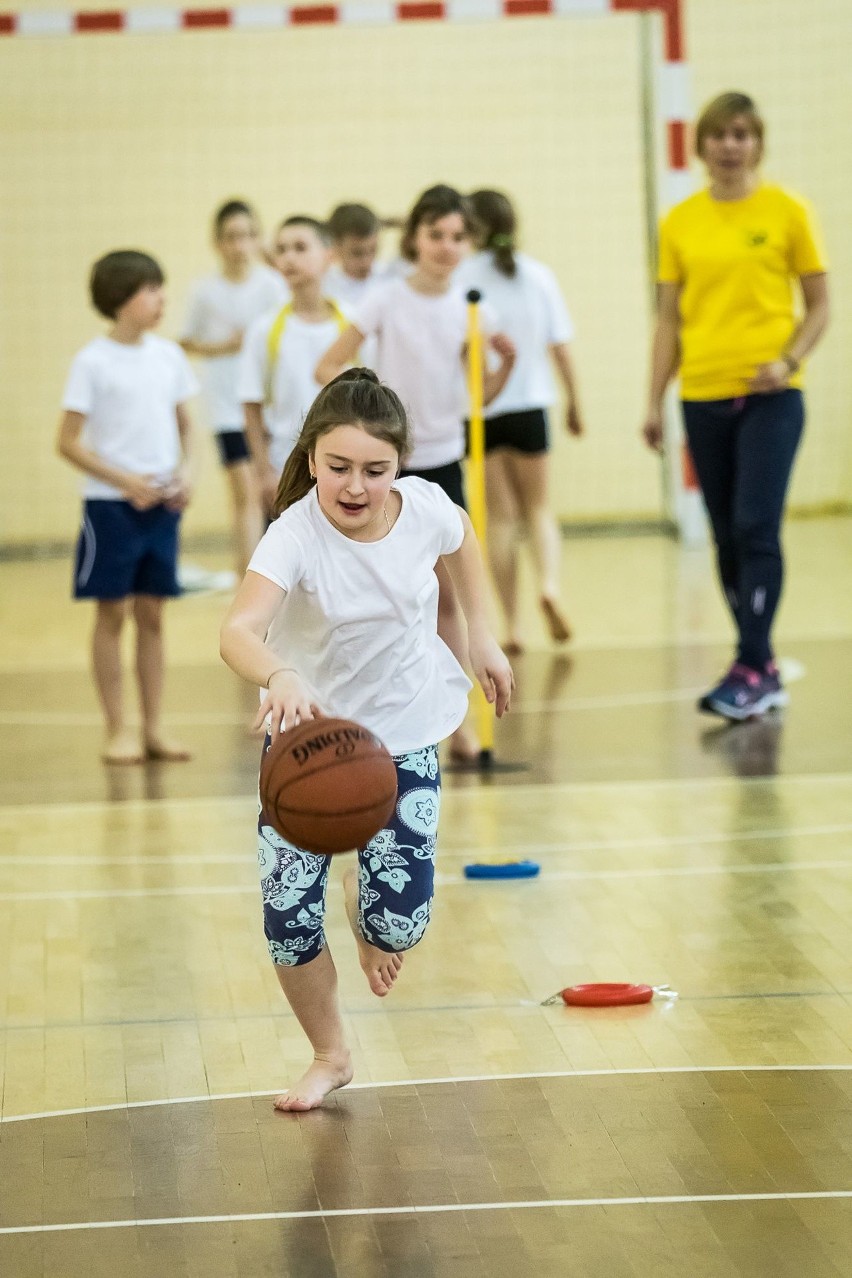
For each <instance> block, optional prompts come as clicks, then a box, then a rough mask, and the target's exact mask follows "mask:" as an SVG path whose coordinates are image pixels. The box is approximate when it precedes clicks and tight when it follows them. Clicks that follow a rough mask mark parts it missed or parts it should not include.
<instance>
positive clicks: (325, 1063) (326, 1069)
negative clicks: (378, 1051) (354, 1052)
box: [275, 1051, 353, 1112]
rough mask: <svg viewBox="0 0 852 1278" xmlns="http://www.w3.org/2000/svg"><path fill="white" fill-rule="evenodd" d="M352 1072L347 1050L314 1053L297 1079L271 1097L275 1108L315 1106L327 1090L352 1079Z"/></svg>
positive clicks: (334, 1089)
mask: <svg viewBox="0 0 852 1278" xmlns="http://www.w3.org/2000/svg"><path fill="white" fill-rule="evenodd" d="M352 1072H353V1071H352V1057H351V1055H350V1053H349V1052H348V1051H345V1052H329V1053H328V1054H327V1055H326V1054H324V1053H317V1054H316V1055H315V1056H314V1059H313V1062H312V1063H311V1064H310V1065H309V1066H308V1068H307V1069H306V1070H305V1072H304V1074H303V1075H302V1077H301V1078H300V1079H299V1081H298V1083H296V1084H295V1085H294V1086H293V1087H291V1088H290V1089H289V1091H286V1092H282V1093H281V1095H280V1096H276V1097H275V1108H276V1109H281V1110H285V1111H287V1110H288V1111H291V1112H302V1111H304V1110H306V1109H316V1108H317V1106H318V1105H321V1104H322V1103H323V1101H324V1100H325V1098H326V1096H328V1094H329V1092H334V1091H336V1090H337V1088H338V1087H345V1086H346V1084H347V1083H351V1082H352Z"/></svg>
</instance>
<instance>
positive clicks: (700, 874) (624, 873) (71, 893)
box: [0, 854, 852, 902]
mask: <svg viewBox="0 0 852 1278" xmlns="http://www.w3.org/2000/svg"><path fill="white" fill-rule="evenodd" d="M480 855H481V854H480ZM812 870H837V871H840V872H841V873H852V857H850V858H849V859H848V860H845V861H767V862H765V863H760V862H754V863H750V864H745V865H674V866H657V867H650V868H645V869H634V868H630V869H614V870H545V871H543V872H542V873H541V874H539V875H537V876H536V877H535V878H533V879H529V880H527V881H526V887H525V890H526V891H529V890H531V889H532V888H533V887H534V886H535V884H537V883H538V884H540V883H550V882H568V881H571V882H582V881H586V880H588V881H589V882H598V881H606V880H616V879H691V878H706V877H708V876H711V877H712V876H724V875H728V874H755V875H758V874H793V873H800V872H803V871H812ZM435 883H436V884H437V885H438V886H439V887H461V886H465V887H472V886H473V885H472V883H471V881H470V880H469V879H466V878H465V877H464V875H462V874H440V873H439V874H436V875H435ZM329 886H330V887H332V888H339V887H340V884H338V883H331V884H330V885H329ZM477 886H478V887H479V888H483V886H485V885H483V884H482V883H479V884H477ZM514 886H515V889H516V890H517V886H518V885H517V883H515V885H514ZM493 887H494V884H493V883H489V884H488V885H487V888H489V889H492V890H493ZM259 891H260V887H259V884H258V883H256V882H254V883H217V884H214V885H205V884H197V883H196V884H186V885H184V886H182V887H175V886H172V887H151V888H141V887H140V888H69V889H67V890H62V889H60V890H59V891H55V892H36V891H33V892H0V902H2V901H9V902H14V901H21V902H23V901H97V900H134V899H136V900H143V899H146V898H148V897H151V898H153V897H170V896H192V897H203V896H243V895H247V894H249V893H251V894H254V893H256V892H259ZM498 891H499V888H498Z"/></svg>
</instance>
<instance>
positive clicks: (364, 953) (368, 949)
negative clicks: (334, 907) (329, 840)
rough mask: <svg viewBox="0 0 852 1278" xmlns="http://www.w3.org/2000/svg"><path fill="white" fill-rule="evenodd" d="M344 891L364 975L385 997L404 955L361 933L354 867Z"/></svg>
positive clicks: (348, 876) (349, 872)
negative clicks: (378, 944) (368, 939)
mask: <svg viewBox="0 0 852 1278" xmlns="http://www.w3.org/2000/svg"><path fill="white" fill-rule="evenodd" d="M343 893H344V896H345V898H346V914H347V916H348V918H349V926H350V927H351V928H352V935H353V936H354V937H355V944H356V945H357V946H358V959H359V961H360V963H361V967H362V968H363V970H364V975H365V976H366V978H367V981H368V983H369V986H370V989H371V990H372V991H373V993H374V994H375V995H376V996H377V997H378V998H384V997H385V995H386V994H390V992H391V989H392V987H393V983H394V981H395V980H396V978H397V976H398V975H399V969H400V968H401V967H402V955H401V954H388V953H387V952H386V951H385V950H380V949H377V948H376V946H375V945H371V944H370V942H369V941H365V940H364V937H363V936H362V935H361V927H360V924H359V922H358V871H357V870H356V869H355V868H354V867H352V868H351V869H348V870H347V871H346V873H345V874H344V876H343Z"/></svg>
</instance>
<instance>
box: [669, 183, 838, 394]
mask: <svg viewBox="0 0 852 1278" xmlns="http://www.w3.org/2000/svg"><path fill="white" fill-rule="evenodd" d="M825 269H826V263H825V255H824V253H823V248H822V243H821V239H820V233H819V229H818V227H817V224H816V221H815V218H814V215H813V212H812V211H811V209H810V208H809V206H808V205H807V204H806V203H805V201H804V200H802V199H801V198H800V197H799V196H796V195H791V194H790V193H789V192H787V191H784V190H782V188H781V187H780V186H770V185H761V186H759V187H758V188H757V190H755V191H753V192H752V194H751V195H749V196H746V198H745V199H743V200H714V199H713V198H712V197H711V195H710V194H709V192H708V191H700V192H699V193H698V194H697V195H692V196H690V197H689V199H687V200H684V201H683V202H682V203H681V204H677V205H675V207H674V208H673V209H672V210H671V211H670V212H669V213H668V214H667V216H666V217H665V218H664V219H663V222H662V224H661V227H660V265H659V270H658V272H657V278H658V280H659V281H660V282H661V283H664V284H679V285H680V343H681V364H680V385H681V396H682V398H683V399H729V398H736V397H737V396H739V395H744V394H745V393H746V391H747V389H748V384H749V382H750V380H751V378H752V377H753V376H754V374H755V372H756V371H757V367H758V365H759V364H767V363H769V362H770V361H771V360H775V359H778V358H779V357H780V356H781V354H782V352H783V351H784V348H785V346H786V344H787V342H788V341H789V340H790V337H791V335H792V333H793V331H794V330H795V328H796V315H795V305H796V302H795V292H794V281H795V279H796V278H797V277H798V276H800V275H811V274H817V273H819V272H821V271H824V270H825ZM801 380H802V379H801V371H800V372H798V373H797V374H796V375H795V376H794V377H791V379H790V385H791V386H800V385H801Z"/></svg>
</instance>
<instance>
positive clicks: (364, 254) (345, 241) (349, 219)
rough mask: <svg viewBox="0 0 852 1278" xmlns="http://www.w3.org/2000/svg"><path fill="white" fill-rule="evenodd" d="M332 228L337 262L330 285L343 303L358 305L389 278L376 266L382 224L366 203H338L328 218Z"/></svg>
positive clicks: (329, 281)
mask: <svg viewBox="0 0 852 1278" xmlns="http://www.w3.org/2000/svg"><path fill="white" fill-rule="evenodd" d="M328 229H329V232H330V234H331V242H332V247H333V250H334V262H333V264H332V266H331V267H330V269H329V272H328V275H327V277H326V284H327V286H328V288H329V290H330V291H331V292H332V293H333V294H334V296H335V297H338V298H340V300H341V301H342V302H346V303H348V304H349V305H350V306H357V305H359V303H361V302H363V301H364V299H365V297H366V296H367V293H368V292H369V291H370V290H371V289H372V287H373V286H374V285H375V284H376V283H377V282H378V281H379V280H380V279H383V278H384V275H385V270H384V268H383V267H381V266H378V265H377V264H376V254H377V253H378V249H379V232H380V230H381V229H382V224H381V222H380V221H379V219H378V218H377V217H376V215H375V213H374V212H373V210H372V209H368V208H367V206H366V204H338V206H337V208H336V209H335V210H334V211H333V213H332V214H331V217H330V218H329V219H328Z"/></svg>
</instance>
